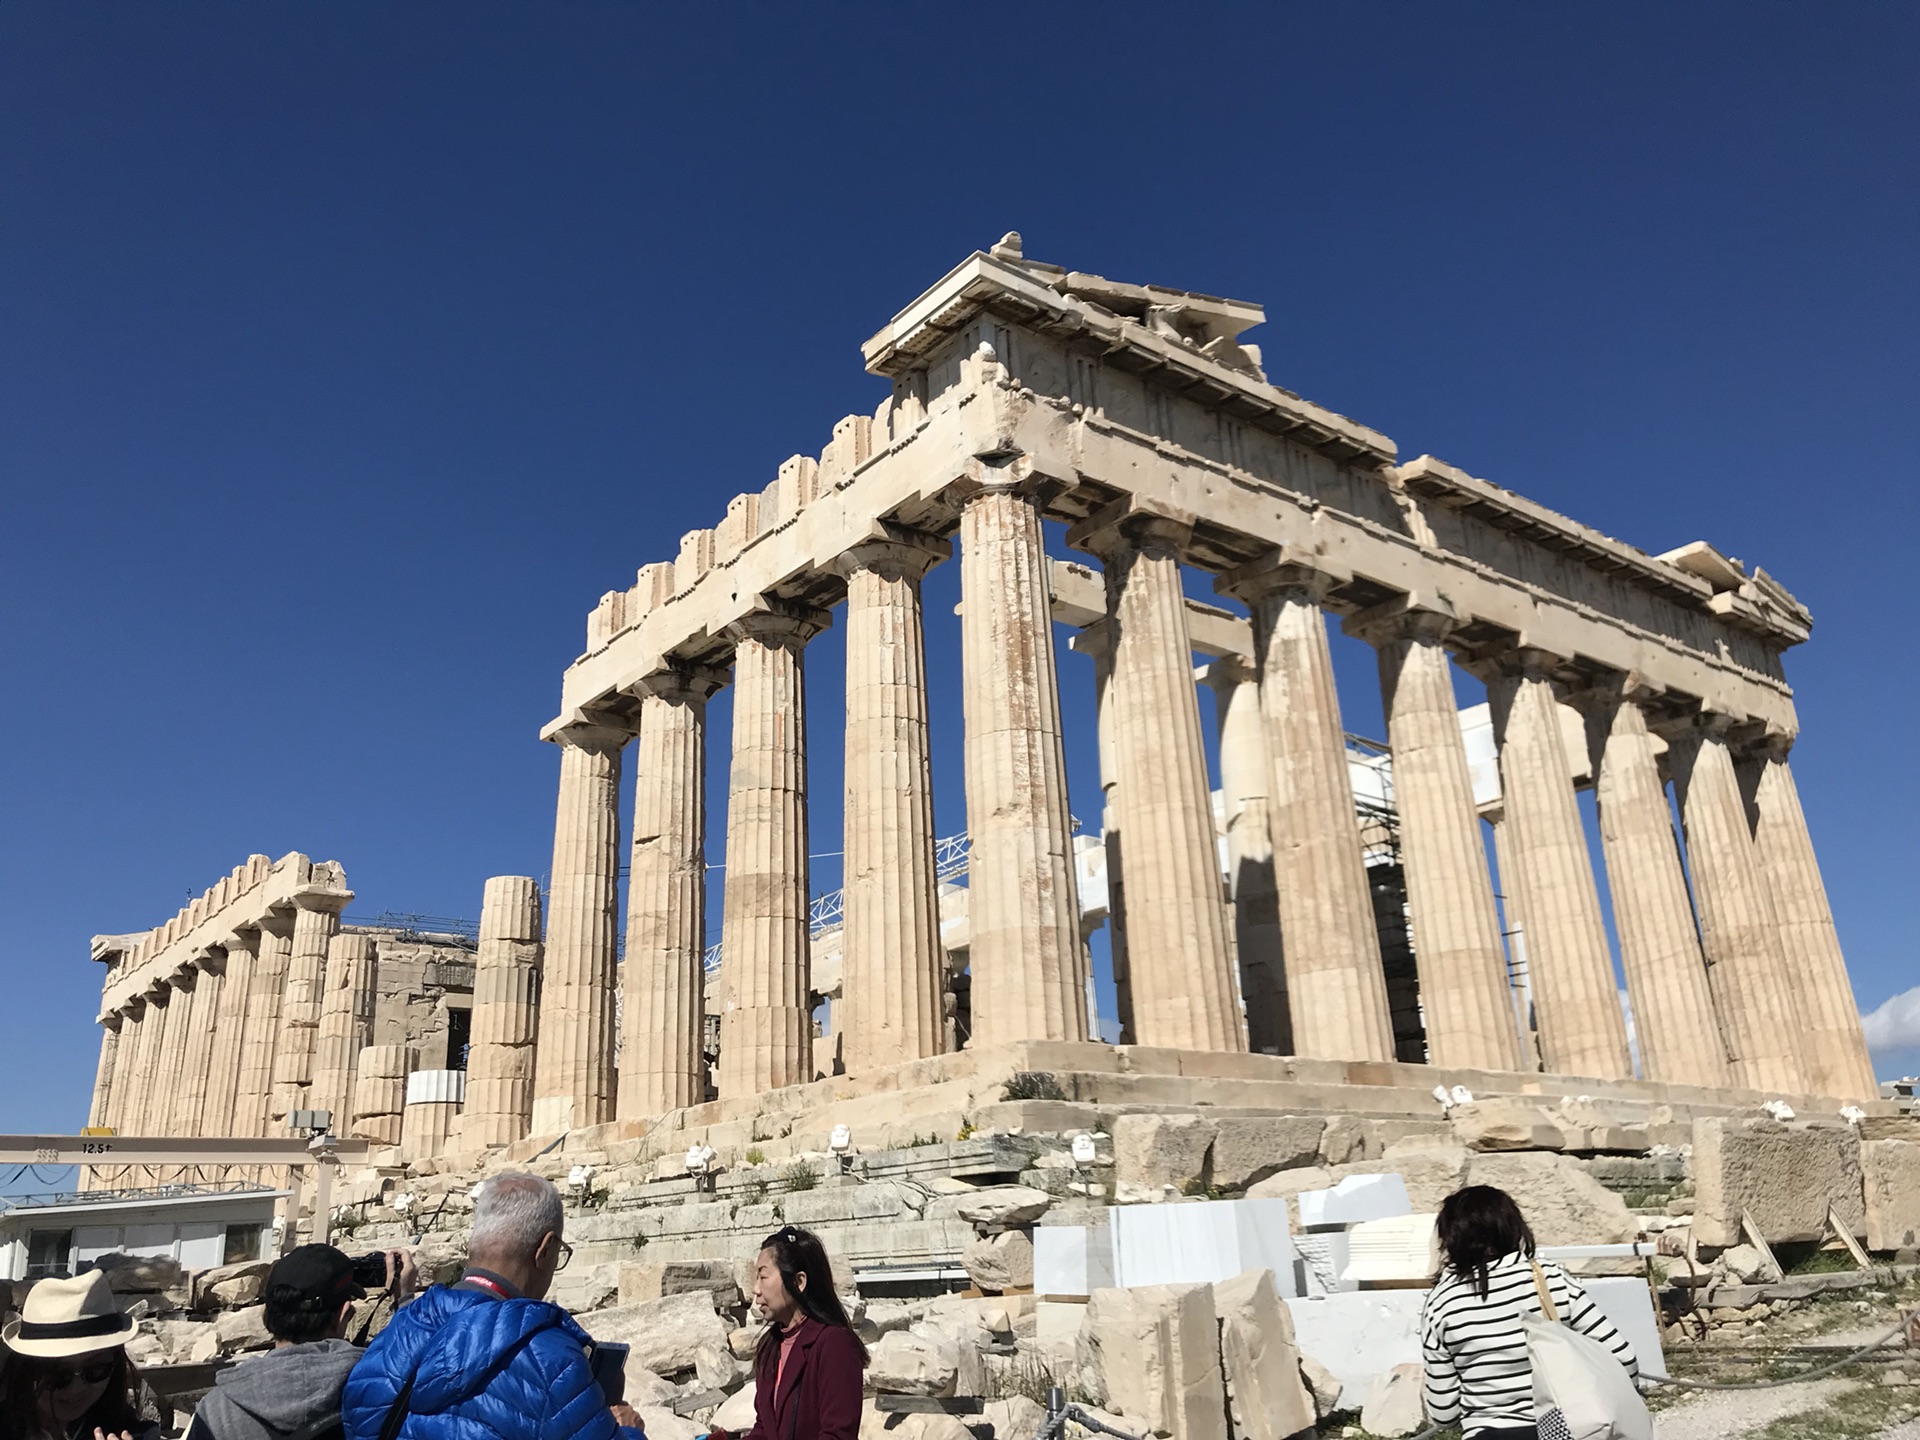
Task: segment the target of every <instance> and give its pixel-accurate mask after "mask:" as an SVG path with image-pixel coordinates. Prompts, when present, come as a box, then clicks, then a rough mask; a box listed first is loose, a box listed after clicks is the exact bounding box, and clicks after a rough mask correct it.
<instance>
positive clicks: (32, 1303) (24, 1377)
mask: <svg viewBox="0 0 1920 1440" xmlns="http://www.w3.org/2000/svg"><path fill="white" fill-rule="evenodd" d="M135 1328H136V1327H135V1324H134V1321H133V1319H132V1317H131V1316H128V1315H123V1314H121V1312H120V1307H119V1305H117V1304H116V1303H115V1302H114V1298H113V1291H112V1289H111V1288H110V1287H109V1286H108V1284H107V1277H106V1276H105V1275H104V1274H103V1273H101V1272H100V1271H98V1270H91V1271H89V1272H87V1273H86V1274H85V1275H76V1276H74V1277H73V1279H71V1280H42V1281H41V1282H40V1283H39V1284H37V1285H35V1286H34V1287H33V1289H31V1290H29V1291H28V1292H27V1303H26V1304H25V1305H23V1306H21V1307H20V1318H19V1319H18V1320H10V1321H8V1322H7V1327H6V1329H5V1330H4V1331H0V1339H4V1340H5V1341H6V1345H7V1350H8V1352H9V1353H8V1355H7V1357H6V1359H7V1366H6V1381H5V1384H4V1386H0V1440H153V1437H154V1436H155V1435H157V1434H158V1431H159V1427H158V1426H156V1425H154V1424H152V1423H151V1422H150V1421H147V1420H143V1419H142V1418H141V1417H140V1402H139V1379H138V1376H137V1375H136V1374H135V1373H134V1368H133V1362H132V1361H131V1360H129V1359H128V1358H127V1352H126V1349H125V1346H126V1343H127V1341H128V1340H130V1339H132V1338H133V1332H134V1330H135Z"/></svg>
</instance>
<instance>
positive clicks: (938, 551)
mask: <svg viewBox="0 0 1920 1440" xmlns="http://www.w3.org/2000/svg"><path fill="white" fill-rule="evenodd" d="M873 528H874V533H873V534H872V535H870V536H869V537H868V538H867V539H865V540H861V541H859V542H858V543H856V544H854V545H850V546H848V547H847V549H846V550H844V551H842V552H841V553H840V554H839V555H838V556H837V557H835V559H834V560H833V561H832V563H831V568H832V569H833V571H834V572H835V573H836V574H838V575H840V576H842V577H843V578H845V579H849V580H850V579H852V578H853V576H854V573H855V572H856V571H860V570H871V571H873V572H874V573H875V574H877V575H879V576H881V577H882V578H883V579H887V580H923V579H925V578H926V574H927V572H928V571H929V570H931V569H933V567H934V566H936V565H938V564H939V563H940V562H941V561H942V560H945V559H947V558H949V557H950V556H951V555H952V554H953V546H952V545H951V544H949V543H948V542H947V541H945V540H943V539H941V538H940V537H939V536H938V535H928V534H925V533H924V532H922V531H918V530H908V529H906V528H905V527H903V526H899V525H890V524H888V523H887V522H886V521H884V520H880V521H876V522H875V523H874V527H873Z"/></svg>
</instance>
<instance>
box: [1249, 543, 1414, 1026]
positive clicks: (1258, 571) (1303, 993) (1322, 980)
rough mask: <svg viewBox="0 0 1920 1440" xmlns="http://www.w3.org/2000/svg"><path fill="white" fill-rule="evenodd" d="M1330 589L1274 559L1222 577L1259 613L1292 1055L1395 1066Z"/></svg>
mask: <svg viewBox="0 0 1920 1440" xmlns="http://www.w3.org/2000/svg"><path fill="white" fill-rule="evenodd" d="M1333 583H1334V582H1333V580H1332V578H1331V577H1329V576H1327V575H1324V574H1321V573H1319V572H1317V571H1314V570H1311V569H1308V568H1306V567H1304V566H1300V565H1295V564H1290V563H1286V562H1285V561H1284V559H1283V558H1282V557H1279V556H1275V557H1273V558H1271V559H1269V560H1264V561H1256V562H1254V563H1253V564H1251V565H1244V566H1241V567H1240V568H1239V569H1237V570H1233V571H1230V572H1228V573H1227V574H1225V575H1222V576H1220V577H1219V579H1218V580H1217V581H1216V584H1217V586H1218V588H1219V589H1220V590H1221V591H1223V592H1224V593H1226V594H1230V595H1237V596H1239V597H1240V598H1241V599H1242V600H1244V601H1246V603H1247V605H1248V607H1249V608H1250V609H1251V610H1252V612H1253V643H1254V651H1255V655H1256V664H1257V665H1258V666H1259V669H1260V710H1261V718H1262V719H1263V720H1264V721H1265V725H1266V736H1267V750H1268V754H1269V756H1270V757H1271V761H1270V763H1271V766H1272V788H1271V790H1270V792H1269V804H1270V807H1271V821H1272V828H1273V872H1274V883H1275V885H1276V887H1277V889H1278V895H1279V899H1278V906H1279V912H1280V936H1281V943H1282V945H1283V946H1284V948H1285V952H1286V967H1287V997H1288V1002H1289V1008H1290V1010H1291V1012H1292V1016H1293V1043H1294V1050H1295V1052H1296V1053H1297V1054H1300V1055H1306V1056H1311V1057H1313V1058H1316V1059H1322V1060H1391V1059H1393V1058H1394V1051H1393V1027H1392V1023H1391V1020H1390V1018H1389V1015H1388V1009H1387V987H1386V980H1385V977H1384V975H1383V974H1382V972H1381V963H1380V936H1379V933H1378V932H1377V931H1376V930H1375V928H1374V923H1373V894H1372V891H1371V889H1370V887H1369V886H1368V883H1367V872H1366V864H1365V862H1364V861H1363V860H1362V858H1361V852H1360V831H1359V822H1358V820H1357V819H1356V818H1355V814H1354V808H1353V787H1352V783H1351V781H1350V780H1349V778H1348V774H1347V751H1346V738H1345V735H1346V732H1345V731H1344V730H1343V729H1342V727H1341V724H1340V698H1339V695H1338V694H1337V692H1336V691H1335V689H1334V683H1333V660H1332V656H1331V654H1330V653H1329V651H1328V648H1327V626H1326V618H1325V616H1324V615H1322V613H1321V609H1320V606H1321V602H1322V601H1323V600H1324V599H1325V598H1326V595H1327V591H1328V589H1329V588H1330V586H1331V585H1332V584H1333Z"/></svg>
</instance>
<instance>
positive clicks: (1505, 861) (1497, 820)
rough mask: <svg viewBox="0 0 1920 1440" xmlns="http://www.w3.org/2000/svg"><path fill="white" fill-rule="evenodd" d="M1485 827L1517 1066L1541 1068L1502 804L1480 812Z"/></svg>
mask: <svg viewBox="0 0 1920 1440" xmlns="http://www.w3.org/2000/svg"><path fill="white" fill-rule="evenodd" d="M1481 818H1482V819H1484V820H1485V821H1486V822H1487V829H1488V830H1489V831H1491V832H1492V834H1493V868H1494V871H1495V873H1496V875H1497V876H1498V883H1499V888H1498V889H1497V890H1496V891H1495V898H1496V899H1497V900H1499V902H1500V918H1501V921H1502V926H1501V938H1502V939H1504V940H1505V941H1506V942H1507V994H1508V996H1509V999H1510V1003H1511V1004H1512V1005H1513V1017H1514V1024H1515V1026H1517V1027H1518V1029H1519V1032H1520V1068H1521V1069H1522V1070H1523V1071H1529V1072H1530V1071H1534V1070H1538V1069H1539V1068H1540V1047H1539V1044H1538V1043H1537V1042H1538V1036H1537V1035H1536V1033H1535V1021H1534V1014H1533V978H1532V977H1533V972H1532V970H1530V969H1529V968H1528V966H1527V921H1526V912H1525V907H1524V906H1523V905H1522V904H1521V902H1520V870H1519V867H1518V866H1517V865H1516V864H1515V863H1514V859H1513V827H1512V826H1510V825H1508V824H1507V812H1506V807H1505V806H1504V805H1501V804H1498V803H1495V804H1492V805H1489V806H1487V807H1486V809H1484V810H1483V811H1482V812H1481Z"/></svg>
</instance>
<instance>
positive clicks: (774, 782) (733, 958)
mask: <svg viewBox="0 0 1920 1440" xmlns="http://www.w3.org/2000/svg"><path fill="white" fill-rule="evenodd" d="M766 603H767V604H768V606H769V607H770V608H768V609H767V610H764V611H759V612H756V613H755V614H754V615H752V616H751V617H749V618H748V619H746V620H743V621H740V622H738V623H737V624H736V625H734V626H733V627H731V631H730V633H731V634H732V636H733V641H734V652H733V764H732V771H731V778H730V782H729V787H728V794H727V875H726V885H725V890H724V894H723V907H722V918H721V929H720V938H721V943H722V944H723V945H724V947H725V948H724V950H723V951H722V952H721V953H722V956H723V959H722V965H723V967H724V969H723V973H722V979H723V981H724V983H725V999H724V1000H723V1001H722V1002H721V1006H722V1008H721V1014H720V1097H721V1099H723V1100H725V1099H733V1098H736V1097H741V1096H748V1095H756V1094H760V1093H762V1092H764V1091H767V1090H773V1089H778V1088H779V1087H781V1086H783V1085H800V1084H805V1083H806V1082H807V1081H809V1080H812V1079H813V1015H812V1011H811V1008H810V997H811V993H812V990H811V983H810V970H811V964H810V962H811V958H812V957H811V953H810V952H811V949H812V934H811V932H810V930H809V928H808V924H807V911H808V904H809V896H808V890H807V875H808V872H807V725H806V713H807V710H806V683H805V667H804V663H803V657H804V655H805V653H806V645H807V641H809V640H811V639H812V638H813V637H814V636H815V635H817V634H819V633H820V631H821V630H822V629H824V628H825V626H826V623H827V617H826V615H825V614H824V613H822V612H820V611H817V610H810V609H802V608H800V607H797V606H785V605H782V604H780V603H779V602H777V601H768V602H766Z"/></svg>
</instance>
